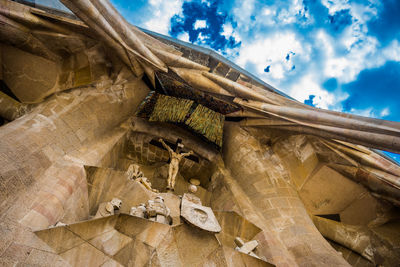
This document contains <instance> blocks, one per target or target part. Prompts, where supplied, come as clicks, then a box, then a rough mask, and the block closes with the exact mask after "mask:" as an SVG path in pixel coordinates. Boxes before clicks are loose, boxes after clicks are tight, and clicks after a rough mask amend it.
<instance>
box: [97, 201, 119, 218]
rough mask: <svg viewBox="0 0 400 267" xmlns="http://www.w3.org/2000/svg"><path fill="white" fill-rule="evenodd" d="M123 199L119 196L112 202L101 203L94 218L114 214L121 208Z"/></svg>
mask: <svg viewBox="0 0 400 267" xmlns="http://www.w3.org/2000/svg"><path fill="white" fill-rule="evenodd" d="M121 205H122V201H121V200H120V199H118V198H113V199H112V200H111V201H110V202H104V203H100V205H99V209H98V210H97V212H96V215H95V216H94V218H101V217H106V216H111V215H114V214H115V213H116V212H118V211H119V209H120V208H121Z"/></svg>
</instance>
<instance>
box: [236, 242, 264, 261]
mask: <svg viewBox="0 0 400 267" xmlns="http://www.w3.org/2000/svg"><path fill="white" fill-rule="evenodd" d="M235 243H236V245H237V247H236V248H235V249H236V250H237V251H239V252H242V253H245V254H248V255H250V256H253V257H256V258H258V259H259V258H260V257H258V256H257V255H256V254H255V253H254V252H253V251H254V250H255V249H256V248H257V246H258V242H257V240H252V241H249V242H246V243H245V242H244V241H243V240H242V239H241V238H240V237H236V238H235Z"/></svg>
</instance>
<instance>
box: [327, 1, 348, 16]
mask: <svg viewBox="0 0 400 267" xmlns="http://www.w3.org/2000/svg"><path fill="white" fill-rule="evenodd" d="M321 3H322V4H323V5H324V6H325V7H327V8H328V10H329V14H330V15H333V14H335V13H336V12H338V11H341V10H344V9H349V8H350V4H349V1H348V0H335V1H332V0H322V1H321Z"/></svg>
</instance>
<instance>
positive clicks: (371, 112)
mask: <svg viewBox="0 0 400 267" xmlns="http://www.w3.org/2000/svg"><path fill="white" fill-rule="evenodd" d="M350 113H352V114H356V115H360V116H364V117H370V118H377V119H381V118H383V117H386V116H388V115H390V110H389V108H387V107H386V108H384V109H382V110H380V111H379V110H376V109H374V108H373V107H369V108H365V109H355V108H352V109H350Z"/></svg>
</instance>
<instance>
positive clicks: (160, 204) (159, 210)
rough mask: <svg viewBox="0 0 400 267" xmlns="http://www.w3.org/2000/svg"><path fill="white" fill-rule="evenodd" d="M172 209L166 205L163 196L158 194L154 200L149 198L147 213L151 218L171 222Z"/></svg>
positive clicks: (161, 221)
mask: <svg viewBox="0 0 400 267" xmlns="http://www.w3.org/2000/svg"><path fill="white" fill-rule="evenodd" d="M170 213H171V211H170V209H169V208H168V207H167V206H166V205H165V203H164V199H163V198H162V197H161V196H156V197H155V198H154V200H149V201H148V202H147V207H146V215H147V217H148V219H149V220H151V221H155V222H159V223H165V224H170V222H171V217H170Z"/></svg>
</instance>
